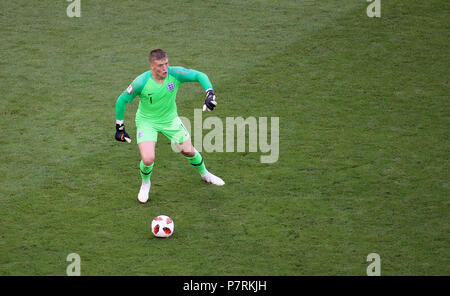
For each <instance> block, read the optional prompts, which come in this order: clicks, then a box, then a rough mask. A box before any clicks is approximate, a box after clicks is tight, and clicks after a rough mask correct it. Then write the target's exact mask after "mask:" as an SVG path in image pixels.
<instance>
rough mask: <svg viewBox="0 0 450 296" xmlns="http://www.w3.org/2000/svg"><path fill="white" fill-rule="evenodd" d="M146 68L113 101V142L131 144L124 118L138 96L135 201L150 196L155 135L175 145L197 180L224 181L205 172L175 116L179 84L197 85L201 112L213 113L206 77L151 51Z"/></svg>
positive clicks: (186, 133)
mask: <svg viewBox="0 0 450 296" xmlns="http://www.w3.org/2000/svg"><path fill="white" fill-rule="evenodd" d="M149 60H150V69H151V70H149V71H147V72H144V73H142V74H141V75H139V76H138V77H137V78H136V79H135V80H134V81H133V82H132V83H131V84H130V86H128V88H127V89H126V90H125V91H124V92H123V93H122V94H121V95H120V96H119V98H118V99H117V101H116V136H115V138H116V140H117V141H121V142H125V141H127V142H131V139H130V136H129V135H128V134H127V132H126V131H125V126H124V122H123V119H124V116H125V108H126V104H127V103H131V102H132V101H133V99H134V98H135V97H137V96H139V107H138V109H137V112H136V134H137V135H136V139H137V144H138V147H139V152H140V154H141V158H142V160H141V162H140V173H141V178H142V185H141V189H140V190H139V194H138V200H139V202H140V203H146V202H147V200H148V195H149V193H150V186H151V182H150V176H151V175H152V172H153V165H154V160H155V145H156V142H157V138H158V133H161V134H163V135H164V136H165V137H166V138H168V139H169V140H170V141H171V142H172V143H175V144H176V145H177V147H178V148H179V150H180V151H181V153H182V154H183V155H184V156H185V157H186V158H187V159H188V161H189V162H190V163H191V165H192V166H193V167H194V168H195V169H196V170H197V171H198V172H199V173H200V176H201V178H202V179H203V180H204V181H206V182H208V183H212V184H215V185H219V186H221V185H224V184H225V182H224V181H223V180H222V179H221V178H219V177H217V176H214V175H213V174H211V173H210V172H208V170H207V169H206V166H205V163H204V161H203V157H202V156H201V154H200V153H199V152H198V151H197V150H196V149H195V148H194V146H192V142H191V139H190V135H189V133H188V131H187V130H186V128H185V127H184V125H183V123H182V122H181V120H180V118H179V117H178V113H177V106H176V104H175V99H176V94H177V91H178V88H179V87H180V85H181V84H182V83H183V82H199V83H200V84H201V86H202V87H203V89H204V90H205V92H206V99H205V103H204V105H203V111H205V109H208V111H212V110H214V108H215V107H216V105H217V102H216V101H215V94H214V90H213V87H212V85H211V82H210V80H209V78H208V76H207V75H206V74H204V73H202V72H199V71H195V70H191V69H185V68H182V67H169V60H168V56H167V54H166V52H164V51H163V50H161V49H155V50H152V51H151V52H150V56H149Z"/></svg>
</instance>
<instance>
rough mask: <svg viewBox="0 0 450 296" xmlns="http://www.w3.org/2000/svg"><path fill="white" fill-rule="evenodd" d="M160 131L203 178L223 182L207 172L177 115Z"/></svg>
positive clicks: (216, 182)
mask: <svg viewBox="0 0 450 296" xmlns="http://www.w3.org/2000/svg"><path fill="white" fill-rule="evenodd" d="M160 131H161V133H162V134H163V135H164V136H165V137H166V138H167V139H169V140H170V141H171V142H172V144H175V145H176V146H177V147H178V149H179V151H180V152H181V154H183V155H184V156H185V157H186V158H187V160H188V161H189V163H190V164H191V165H192V166H193V167H194V168H195V169H196V170H197V171H198V172H199V173H200V176H201V177H202V179H203V180H205V181H206V182H208V183H213V184H216V185H223V184H225V182H224V181H223V180H222V179H220V178H219V177H216V176H214V175H213V174H211V173H210V172H208V170H207V169H206V166H205V162H204V161H203V157H202V155H201V154H200V153H199V152H198V151H197V150H196V149H195V148H194V146H193V145H192V142H191V136H190V135H189V132H188V131H187V130H186V128H185V127H184V125H183V123H182V122H181V119H180V118H179V117H177V118H175V119H174V120H173V122H172V124H171V126H170V127H169V126H166V127H164V128H163V129H161V130H160Z"/></svg>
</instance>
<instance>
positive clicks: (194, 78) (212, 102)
mask: <svg viewBox="0 0 450 296" xmlns="http://www.w3.org/2000/svg"><path fill="white" fill-rule="evenodd" d="M169 73H170V74H171V75H173V76H175V78H177V79H178V80H179V81H181V82H199V83H200V84H201V85H202V87H203V89H204V90H205V92H206V99H205V103H204V104H203V111H205V110H208V111H212V110H214V108H215V107H216V106H217V102H216V95H215V93H214V90H213V87H212V84H211V81H210V80H209V77H208V75H206V74H205V73H203V72H200V71H197V70H193V69H186V68H183V67H169Z"/></svg>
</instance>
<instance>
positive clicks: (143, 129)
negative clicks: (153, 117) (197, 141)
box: [136, 117, 190, 144]
mask: <svg viewBox="0 0 450 296" xmlns="http://www.w3.org/2000/svg"><path fill="white" fill-rule="evenodd" d="M158 132H160V133H161V134H163V135H164V136H165V137H166V138H167V139H169V141H170V142H171V143H183V142H185V141H186V140H188V139H189V138H190V135H189V132H188V131H187V130H186V128H185V127H184V125H183V123H182V122H181V119H180V118H179V117H176V118H175V119H174V120H173V121H172V122H171V123H169V124H160V123H154V122H150V121H148V120H142V119H139V120H136V139H137V143H138V144H139V143H141V142H145V141H152V142H157V141H158Z"/></svg>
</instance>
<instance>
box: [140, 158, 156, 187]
mask: <svg viewBox="0 0 450 296" xmlns="http://www.w3.org/2000/svg"><path fill="white" fill-rule="evenodd" d="M154 164H155V163H152V164H151V165H145V164H144V162H143V161H142V160H141V163H140V168H141V178H142V180H144V183H145V184H147V183H148V182H149V181H150V176H151V175H152V171H153V165H154Z"/></svg>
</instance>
